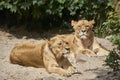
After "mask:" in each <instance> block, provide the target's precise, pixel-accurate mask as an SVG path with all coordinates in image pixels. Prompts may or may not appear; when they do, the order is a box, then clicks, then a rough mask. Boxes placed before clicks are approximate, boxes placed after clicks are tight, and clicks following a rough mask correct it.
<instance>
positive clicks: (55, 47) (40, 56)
mask: <svg viewBox="0 0 120 80" xmlns="http://www.w3.org/2000/svg"><path fill="white" fill-rule="evenodd" d="M69 53H70V48H69V43H68V42H67V41H65V40H64V39H60V38H52V39H51V40H49V41H45V42H43V43H40V44H34V43H22V44H17V45H16V46H15V47H14V48H13V50H12V51H11V54H10V61H11V63H13V64H20V65H24V66H33V67H38V68H40V67H45V68H46V70H47V71H48V72H49V73H58V74H60V75H63V76H69V75H72V74H73V73H75V72H76V69H75V68H74V67H73V66H72V65H71V63H70V62H69V61H68V60H67V58H66V57H67V55H69ZM64 66H65V67H66V69H63V68H62V67H64Z"/></svg>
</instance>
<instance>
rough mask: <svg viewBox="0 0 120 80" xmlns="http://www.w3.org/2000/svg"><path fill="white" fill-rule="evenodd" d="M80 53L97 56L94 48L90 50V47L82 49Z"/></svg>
mask: <svg viewBox="0 0 120 80" xmlns="http://www.w3.org/2000/svg"><path fill="white" fill-rule="evenodd" d="M79 53H82V54H85V55H87V56H89V57H90V56H95V55H96V54H95V53H94V52H93V51H92V50H89V49H81V50H80V51H79Z"/></svg>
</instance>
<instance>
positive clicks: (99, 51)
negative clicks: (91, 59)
mask: <svg viewBox="0 0 120 80" xmlns="http://www.w3.org/2000/svg"><path fill="white" fill-rule="evenodd" d="M94 51H95V53H96V55H97V56H104V55H108V54H109V51H108V50H105V49H103V48H101V47H99V48H96V49H94Z"/></svg>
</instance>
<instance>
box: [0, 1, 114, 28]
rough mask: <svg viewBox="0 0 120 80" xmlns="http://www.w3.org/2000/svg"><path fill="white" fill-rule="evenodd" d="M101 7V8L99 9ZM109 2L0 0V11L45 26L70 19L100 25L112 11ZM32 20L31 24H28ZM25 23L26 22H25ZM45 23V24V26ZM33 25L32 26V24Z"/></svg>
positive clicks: (62, 22)
mask: <svg viewBox="0 0 120 80" xmlns="http://www.w3.org/2000/svg"><path fill="white" fill-rule="evenodd" d="M101 6H102V8H101ZM113 7H114V6H113V5H112V4H111V2H110V0H97V1H96V0H1V1H0V10H1V11H3V12H4V10H7V11H8V13H9V12H10V13H14V14H13V15H17V18H18V20H21V21H22V20H24V22H25V21H28V23H31V22H33V23H34V22H35V24H36V22H37V23H42V24H45V25H46V26H55V23H57V26H60V25H62V24H64V23H65V22H70V20H71V19H79V18H80V19H81V18H85V19H88V20H91V19H95V20H96V25H100V24H101V23H102V22H104V21H105V20H106V18H107V16H106V13H108V12H109V11H111V10H112V9H113ZM30 20H32V21H31V22H29V21H30ZM26 23H27V22H26ZM46 23H47V24H46ZM33 25H34V24H33Z"/></svg>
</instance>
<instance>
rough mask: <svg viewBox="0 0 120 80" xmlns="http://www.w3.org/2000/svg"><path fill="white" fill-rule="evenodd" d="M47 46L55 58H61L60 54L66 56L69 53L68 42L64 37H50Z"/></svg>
mask: <svg viewBox="0 0 120 80" xmlns="http://www.w3.org/2000/svg"><path fill="white" fill-rule="evenodd" d="M49 47H50V49H51V50H52V52H53V53H54V55H55V57H56V58H61V57H62V56H64V57H67V55H68V54H69V53H70V46H69V43H68V41H66V40H65V39H64V38H60V37H54V38H52V39H50V41H49Z"/></svg>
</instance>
